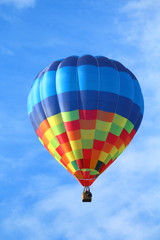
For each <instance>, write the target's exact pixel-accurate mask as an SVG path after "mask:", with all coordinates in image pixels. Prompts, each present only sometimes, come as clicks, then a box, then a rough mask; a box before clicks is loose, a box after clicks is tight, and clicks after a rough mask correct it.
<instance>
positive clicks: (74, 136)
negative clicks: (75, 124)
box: [67, 130, 81, 140]
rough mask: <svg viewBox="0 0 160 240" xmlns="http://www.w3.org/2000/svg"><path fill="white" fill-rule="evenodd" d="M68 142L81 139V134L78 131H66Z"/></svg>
mask: <svg viewBox="0 0 160 240" xmlns="http://www.w3.org/2000/svg"><path fill="white" fill-rule="evenodd" d="M67 135H68V138H69V140H78V139H81V133H80V130H76V131H68V132H67Z"/></svg>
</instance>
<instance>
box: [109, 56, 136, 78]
mask: <svg viewBox="0 0 160 240" xmlns="http://www.w3.org/2000/svg"><path fill="white" fill-rule="evenodd" d="M112 61H113V63H114V64H115V66H116V68H117V69H118V71H119V72H126V73H128V74H129V75H131V77H132V78H133V79H134V80H137V79H136V77H135V76H134V74H133V73H132V72H131V71H130V70H129V69H128V68H126V67H125V66H123V65H122V64H121V63H120V62H118V61H115V60H112Z"/></svg>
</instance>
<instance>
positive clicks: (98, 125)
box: [96, 120, 111, 132]
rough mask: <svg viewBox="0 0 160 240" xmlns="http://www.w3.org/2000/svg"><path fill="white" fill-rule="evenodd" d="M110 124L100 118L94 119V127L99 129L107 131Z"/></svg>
mask: <svg viewBox="0 0 160 240" xmlns="http://www.w3.org/2000/svg"><path fill="white" fill-rule="evenodd" d="M110 126H111V122H104V121H101V120H96V129H98V130H100V131H105V132H106V131H107V132H109V129H110Z"/></svg>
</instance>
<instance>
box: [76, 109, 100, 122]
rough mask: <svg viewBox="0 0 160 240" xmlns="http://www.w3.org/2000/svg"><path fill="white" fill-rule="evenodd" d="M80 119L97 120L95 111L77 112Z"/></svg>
mask: <svg viewBox="0 0 160 240" xmlns="http://www.w3.org/2000/svg"><path fill="white" fill-rule="evenodd" d="M79 117H80V119H87V120H94V119H96V118H97V110H79Z"/></svg>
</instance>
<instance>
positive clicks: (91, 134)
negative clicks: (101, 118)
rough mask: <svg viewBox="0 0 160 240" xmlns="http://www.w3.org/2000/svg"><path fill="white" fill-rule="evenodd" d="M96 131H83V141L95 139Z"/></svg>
mask: <svg viewBox="0 0 160 240" xmlns="http://www.w3.org/2000/svg"><path fill="white" fill-rule="evenodd" d="M94 133H95V130H93V129H92V130H87V129H81V138H82V139H93V138H94Z"/></svg>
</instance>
